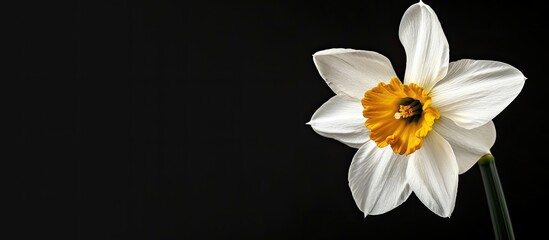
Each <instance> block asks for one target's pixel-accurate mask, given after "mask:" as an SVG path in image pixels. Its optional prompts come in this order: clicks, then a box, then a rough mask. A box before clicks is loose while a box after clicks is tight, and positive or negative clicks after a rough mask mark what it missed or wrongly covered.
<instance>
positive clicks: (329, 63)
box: [313, 49, 396, 99]
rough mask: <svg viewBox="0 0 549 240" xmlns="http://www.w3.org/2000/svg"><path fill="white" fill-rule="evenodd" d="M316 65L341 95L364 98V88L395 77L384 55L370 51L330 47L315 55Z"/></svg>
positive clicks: (367, 88) (323, 76) (333, 88)
mask: <svg viewBox="0 0 549 240" xmlns="http://www.w3.org/2000/svg"><path fill="white" fill-rule="evenodd" d="M313 60H314V62H315V65H316V68H317V69H318V71H319V72H320V75H321V76H322V78H324V80H325V81H326V83H328V86H330V88H331V89H332V90H333V91H334V92H335V93H336V94H338V95H340V94H346V95H348V96H351V97H353V98H356V99H362V98H363V97H364V92H366V91H367V90H369V89H371V88H373V87H375V86H377V84H378V83H380V82H389V81H390V80H391V78H393V77H396V73H395V71H394V70H393V66H392V65H391V62H390V61H389V59H387V58H386V57H385V56H383V55H381V54H379V53H376V52H370V51H361V50H353V49H328V50H324V51H320V52H317V53H315V54H314V55H313Z"/></svg>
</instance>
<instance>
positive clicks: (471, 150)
mask: <svg viewBox="0 0 549 240" xmlns="http://www.w3.org/2000/svg"><path fill="white" fill-rule="evenodd" d="M433 129H434V130H435V131H436V132H437V133H439V134H440V135H441V136H442V137H443V138H444V139H446V140H447V141H448V142H449V143H450V145H451V146H452V149H453V150H454V154H455V155H456V160H457V164H458V167H459V174H462V173H465V172H466V171H467V170H469V169H470V168H471V167H472V166H473V165H475V163H476V162H477V161H478V159H479V158H480V157H482V156H483V155H484V154H487V153H490V148H492V146H493V145H494V142H495V141H496V127H495V126H494V123H493V122H492V121H489V122H488V123H486V124H484V125H482V126H480V127H478V128H473V129H470V130H468V129H464V128H462V127H460V126H458V125H456V124H455V123H454V122H453V121H452V120H450V119H448V118H445V117H442V118H440V119H439V120H438V121H436V122H435V125H434V126H433Z"/></svg>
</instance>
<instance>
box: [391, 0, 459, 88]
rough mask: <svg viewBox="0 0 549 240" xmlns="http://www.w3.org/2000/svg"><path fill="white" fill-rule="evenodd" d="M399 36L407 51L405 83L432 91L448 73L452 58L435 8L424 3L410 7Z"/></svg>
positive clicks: (403, 18)
mask: <svg viewBox="0 0 549 240" xmlns="http://www.w3.org/2000/svg"><path fill="white" fill-rule="evenodd" d="M399 37H400V41H401V42H402V45H403V46H404V50H405V51H406V73H405V75H404V83H406V84H410V83H416V84H418V85H419V86H421V87H423V88H424V89H425V90H427V91H429V90H431V88H432V87H433V86H434V85H435V83H437V82H438V81H439V80H440V79H442V78H444V76H445V75H446V72H447V71H448V62H449V61H450V60H449V59H450V53H449V52H450V50H449V47H448V41H447V40H446V36H445V35H444V32H443V31H442V26H440V22H439V21H438V18H437V15H436V14H435V12H434V11H433V9H432V8H431V7H429V6H428V5H426V4H424V3H423V2H419V3H416V4H414V5H412V6H411V7H410V8H408V10H406V13H404V16H403V17H402V20H401V22H400V28H399Z"/></svg>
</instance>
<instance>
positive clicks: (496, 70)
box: [431, 60, 526, 129]
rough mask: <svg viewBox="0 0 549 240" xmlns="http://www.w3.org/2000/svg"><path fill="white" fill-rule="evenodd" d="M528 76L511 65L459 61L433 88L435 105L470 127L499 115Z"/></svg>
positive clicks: (480, 61) (458, 123) (477, 125)
mask: <svg viewBox="0 0 549 240" xmlns="http://www.w3.org/2000/svg"><path fill="white" fill-rule="evenodd" d="M525 80H526V78H525V77H524V75H522V73H521V72H520V71H519V70H518V69H516V68H514V67H513V66H511V65H509V64H505V63H502V62H496V61H483V60H476V61H475V60H460V61H457V62H452V63H450V68H449V70H448V75H447V76H446V77H445V78H444V79H443V80H442V81H440V82H439V83H438V84H437V85H436V86H435V87H434V88H433V90H432V92H431V96H432V99H433V100H432V101H433V102H432V104H433V106H434V107H436V108H438V110H439V111H440V114H441V115H442V116H445V117H447V118H450V119H452V120H453V121H454V122H455V123H456V124H457V125H459V126H460V127H463V128H467V129H471V128H476V127H479V126H482V125H484V124H486V123H487V122H488V121H490V120H492V119H493V118H494V117H495V116H497V115H498V114H499V113H500V112H501V111H502V110H503V109H504V108H505V107H507V105H509V103H511V102H512V101H513V99H515V97H517V95H518V94H519V93H520V91H521V90H522V87H523V86H524V81H525Z"/></svg>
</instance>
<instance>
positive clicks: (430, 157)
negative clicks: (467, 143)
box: [406, 131, 458, 217]
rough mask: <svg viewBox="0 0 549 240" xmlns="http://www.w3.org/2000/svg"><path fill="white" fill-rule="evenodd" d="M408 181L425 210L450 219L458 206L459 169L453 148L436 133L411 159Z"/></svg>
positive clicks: (430, 135)
mask: <svg viewBox="0 0 549 240" xmlns="http://www.w3.org/2000/svg"><path fill="white" fill-rule="evenodd" d="M406 177H407V179H408V184H410V187H411V188H412V190H413V191H414V193H415V194H416V195H417V197H418V198H419V200H421V202H422V203H423V204H425V206H427V207H428V208H429V209H431V211H433V212H434V213H436V214H437V215H439V216H441V217H450V215H451V214H452V211H453V210H454V205H455V203H456V195H457V187H458V165H457V163H456V157H455V156H454V152H453V151H452V147H451V146H450V144H449V143H448V142H447V141H446V140H444V138H442V137H441V136H440V135H438V133H437V132H436V131H431V132H430V133H429V134H428V135H427V137H425V138H424V139H423V146H422V147H421V148H420V149H419V150H417V151H416V152H415V153H413V154H412V155H411V156H410V159H409V160H408V169H407V170H406Z"/></svg>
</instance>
